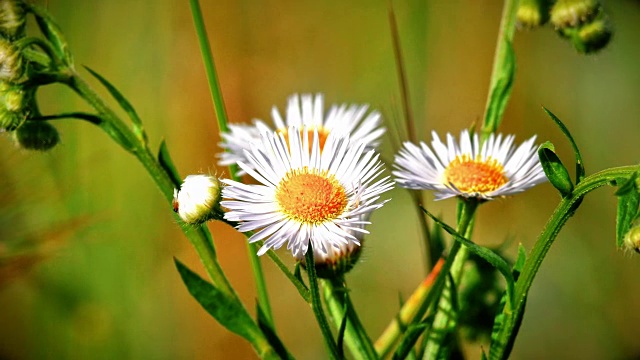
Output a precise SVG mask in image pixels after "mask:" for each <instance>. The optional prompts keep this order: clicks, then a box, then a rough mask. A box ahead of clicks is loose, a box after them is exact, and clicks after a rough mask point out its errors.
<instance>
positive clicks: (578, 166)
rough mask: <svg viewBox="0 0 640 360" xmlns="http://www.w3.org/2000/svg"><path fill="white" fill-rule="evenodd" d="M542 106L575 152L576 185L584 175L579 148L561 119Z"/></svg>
mask: <svg viewBox="0 0 640 360" xmlns="http://www.w3.org/2000/svg"><path fill="white" fill-rule="evenodd" d="M542 108H543V109H544V111H545V112H546V113H547V115H549V117H551V119H552V120H553V121H555V123H556V124H557V125H558V127H559V128H560V130H561V131H562V133H563V134H564V135H565V136H566V137H567V139H568V140H569V142H570V143H571V147H572V148H573V152H574V153H575V156H576V185H577V184H579V183H580V181H582V179H584V176H585V171H584V163H583V162H582V155H580V150H579V149H578V145H577V144H576V142H575V141H574V140H573V136H571V133H570V132H569V129H567V127H566V126H565V125H564V124H563V123H562V121H560V119H558V117H557V116H555V115H554V114H553V113H552V112H551V111H549V109H547V108H546V107H544V106H543V107H542Z"/></svg>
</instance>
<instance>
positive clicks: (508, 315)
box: [489, 166, 638, 359]
mask: <svg viewBox="0 0 640 360" xmlns="http://www.w3.org/2000/svg"><path fill="white" fill-rule="evenodd" d="M636 171H638V166H624V167H618V168H612V169H607V170H603V171H600V172H598V173H596V174H593V175H591V176H588V177H586V178H585V179H584V180H583V181H582V182H580V183H579V184H578V185H576V187H575V189H574V190H573V193H572V194H571V195H570V196H568V197H566V198H564V199H562V201H560V204H558V206H557V207H556V210H555V211H554V212H553V214H552V215H551V218H549V221H548V222H547V224H546V225H545V227H544V230H543V231H542V233H541V234H540V237H539V238H538V240H537V241H536V243H535V245H534V246H533V249H532V250H531V254H529V257H528V258H527V261H526V262H525V264H524V267H523V269H522V272H521V273H520V277H519V278H518V281H517V282H516V287H515V299H514V302H513V303H514V304H515V308H514V309H512V308H511V307H510V306H508V305H505V307H504V309H503V312H502V314H503V316H504V318H505V320H504V324H503V326H502V328H501V329H500V332H499V333H498V335H497V337H496V338H495V339H496V340H494V341H493V342H492V344H491V349H490V353H489V357H490V359H504V358H507V357H508V356H509V352H510V350H511V349H510V347H511V346H510V345H511V344H512V342H513V336H514V334H515V331H516V330H517V324H518V323H519V321H518V320H519V319H520V317H521V316H522V314H523V311H524V305H525V299H526V297H527V294H528V293H529V289H530V288H531V284H532V283H533V279H534V278H535V276H536V274H537V272H538V269H539V268H540V265H541V264H542V261H543V260H544V257H545V256H546V254H547V252H548V251H549V248H550V247H551V245H552V244H553V241H554V240H555V239H556V237H557V236H558V233H559V232H560V230H561V229H562V227H563V226H564V224H565V223H566V222H567V220H569V218H570V217H571V216H572V215H573V213H574V212H575V210H576V209H575V205H576V204H577V203H578V202H579V201H581V199H582V198H583V197H584V196H585V195H586V194H588V193H589V192H591V191H593V190H595V189H597V188H599V187H602V186H604V185H607V184H610V183H611V182H612V181H615V180H616V179H619V178H626V177H629V176H631V175H632V174H633V173H634V172H636Z"/></svg>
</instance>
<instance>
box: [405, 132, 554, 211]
mask: <svg viewBox="0 0 640 360" xmlns="http://www.w3.org/2000/svg"><path fill="white" fill-rule="evenodd" d="M432 135H433V140H432V141H431V148H429V146H427V144H425V143H424V142H421V143H420V147H418V146H416V145H414V144H412V143H410V142H406V143H404V146H403V148H402V149H401V150H400V152H399V153H398V154H397V155H396V157H395V164H394V166H395V168H396V169H397V170H394V171H393V174H394V175H395V176H396V182H398V184H400V186H402V187H405V188H409V189H426V190H435V199H436V200H441V199H446V198H450V197H453V196H464V197H467V198H470V197H475V198H480V199H486V200H489V199H492V198H494V197H496V196H506V195H512V194H515V193H518V192H521V191H524V190H526V189H528V188H530V187H533V186H535V185H537V184H540V183H542V182H544V181H546V180H547V178H546V176H545V174H544V171H543V170H542V166H541V165H540V160H539V159H538V154H537V151H536V146H535V144H534V141H535V138H536V137H535V136H533V137H532V138H530V139H529V140H527V141H525V142H524V143H522V145H520V146H519V147H518V148H517V149H515V150H514V146H513V140H514V139H515V137H514V136H513V135H508V136H506V137H505V138H504V140H503V138H502V134H499V135H497V136H495V135H494V134H491V135H490V136H489V138H488V139H487V140H486V141H485V142H484V143H483V144H482V146H480V140H479V138H478V134H474V135H473V137H471V136H470V135H469V132H468V131H467V130H464V131H462V133H461V134H460V143H459V144H458V143H456V140H455V138H454V137H453V136H452V135H451V134H447V143H446V145H445V144H444V143H443V142H442V141H440V138H439V137H438V135H437V134H436V133H435V132H432ZM432 149H433V150H432Z"/></svg>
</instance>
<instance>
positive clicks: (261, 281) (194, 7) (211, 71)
mask: <svg viewBox="0 0 640 360" xmlns="http://www.w3.org/2000/svg"><path fill="white" fill-rule="evenodd" d="M189 4H190V6H191V14H192V17H193V22H194V26H195V30H196V34H197V36H198V42H199V45H200V52H201V53H202V59H203V63H204V67H205V72H206V74H207V80H208V82H209V90H210V92H211V100H212V101H213V109H214V111H215V113H216V119H217V121H218V130H220V132H225V133H226V132H228V131H229V127H228V125H227V124H228V119H227V111H226V108H225V105H224V99H223V97H222V90H221V89H220V82H219V81H218V74H217V72H216V66H215V61H214V60H213V53H212V52H211V46H210V45H209V37H208V36H207V30H206V27H205V25H204V18H203V16H202V10H201V9H200V3H199V1H198V0H190V1H189ZM229 175H230V177H231V179H233V180H235V181H240V178H239V177H238V168H237V166H236V165H230V166H229ZM247 251H248V255H249V262H250V263H251V269H252V270H253V276H254V279H255V282H256V289H257V292H258V302H259V304H260V306H261V307H262V310H263V311H264V314H265V317H266V318H267V320H268V321H269V322H270V324H271V325H272V326H273V312H272V310H271V305H270V302H269V295H268V292H267V283H266V281H265V278H264V272H263V270H262V265H261V264H260V259H259V258H258V255H257V249H256V245H255V244H248V245H247Z"/></svg>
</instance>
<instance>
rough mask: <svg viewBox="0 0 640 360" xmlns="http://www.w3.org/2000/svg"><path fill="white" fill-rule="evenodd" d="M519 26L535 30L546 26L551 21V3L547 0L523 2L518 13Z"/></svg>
mask: <svg viewBox="0 0 640 360" xmlns="http://www.w3.org/2000/svg"><path fill="white" fill-rule="evenodd" d="M516 19H517V21H518V26H519V27H520V28H525V29H533V28H536V27H538V26H541V25H544V24H545V23H546V22H547V21H548V20H549V3H548V1H547V0H522V1H520V5H519V6H518V11H517V13H516Z"/></svg>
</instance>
